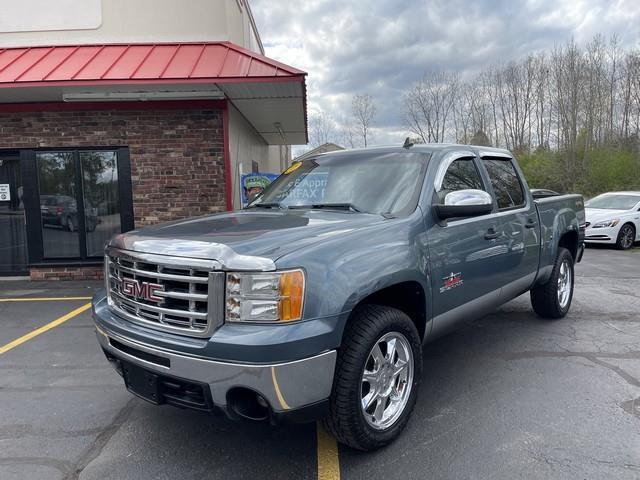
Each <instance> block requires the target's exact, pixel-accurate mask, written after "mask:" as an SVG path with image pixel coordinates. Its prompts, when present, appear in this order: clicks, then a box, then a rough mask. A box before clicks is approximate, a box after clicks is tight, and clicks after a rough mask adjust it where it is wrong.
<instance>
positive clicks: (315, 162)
mask: <svg viewBox="0 0 640 480" xmlns="http://www.w3.org/2000/svg"><path fill="white" fill-rule="evenodd" d="M428 159H429V155H428V154H426V153H419V152H407V153H397V152H394V153H372V152H363V153H358V154H355V153H350V154H345V155H340V154H335V155H331V156H328V157H318V158H315V159H311V160H305V161H303V162H298V163H294V164H293V165H292V166H291V167H289V169H287V170H285V172H284V173H283V174H282V175H280V176H279V177H278V178H277V179H276V180H275V181H274V182H273V183H272V184H271V185H269V186H268V187H267V188H266V189H265V191H264V192H263V193H262V195H260V196H259V197H257V198H256V199H255V200H254V201H253V202H252V203H251V204H250V205H249V208H260V207H262V208H308V209H319V208H326V209H334V210H350V211H355V212H366V213H377V214H388V215H394V216H395V215H404V214H407V213H410V212H412V211H413V210H415V208H416V205H417V203H418V197H419V196H420V190H421V187H422V182H423V179H424V173H425V171H426V166H427V162H428Z"/></svg>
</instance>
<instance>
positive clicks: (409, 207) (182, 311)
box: [93, 144, 585, 450]
mask: <svg viewBox="0 0 640 480" xmlns="http://www.w3.org/2000/svg"><path fill="white" fill-rule="evenodd" d="M584 222H585V217H584V207H583V199H582V197H581V196H579V195H561V196H552V197H549V198H545V199H541V200H536V201H534V200H533V198H532V196H531V193H530V192H529V189H528V187H527V183H526V181H525V179H524V177H523V175H522V172H521V171H520V169H519V167H518V165H517V163H516V160H515V158H514V157H513V155H512V154H511V153H509V152H508V151H506V150H500V149H494V148H486V147H472V146H462V145H416V146H411V145H409V144H406V145H405V146H404V147H383V148H368V149H362V150H353V151H343V152H333V153H328V154H322V155H318V156H317V157H315V158H311V159H309V160H305V161H303V162H296V163H293V164H292V165H291V167H289V168H288V169H287V170H286V171H285V172H283V173H282V175H281V176H280V177H278V178H277V179H276V180H275V181H274V182H273V183H272V184H271V185H270V186H269V187H268V188H267V189H266V190H265V191H264V192H263V193H262V194H261V195H260V196H259V197H257V198H256V199H255V200H254V201H253V202H252V203H251V204H250V205H249V206H248V207H247V208H246V209H244V210H242V211H234V212H227V213H221V214H215V215H210V216H205V217H199V218H191V219H187V220H180V221H176V222H172V223H167V224H162V225H157V226H152V227H148V228H143V229H141V230H135V231H131V232H128V233H123V234H120V235H117V236H115V237H114V238H113V239H112V240H111V241H110V243H109V244H108V245H107V247H106V256H105V267H104V268H105V283H106V290H105V291H103V292H100V293H98V294H97V295H96V296H95V298H94V303H93V318H94V321H95V325H96V329H97V336H98V340H99V342H100V345H101V346H102V349H103V350H104V353H105V354H106V356H107V358H108V359H109V360H110V361H111V362H112V364H113V365H114V367H115V368H116V370H117V371H118V372H119V373H120V374H121V375H122V377H123V378H124V383H125V385H126V387H127V388H128V389H129V390H130V391H131V392H132V393H133V394H135V395H138V396H140V397H142V398H144V399H146V400H148V401H150V402H153V403H155V404H163V403H166V404H171V405H176V406H180V407H185V408H192V409H196V410H202V411H207V412H213V411H222V412H225V413H226V414H227V415H228V416H229V417H231V418H245V419H253V420H266V421H271V422H278V421H284V420H289V421H309V420H313V419H319V418H322V419H323V421H324V424H325V427H326V428H327V429H328V431H330V432H331V433H332V434H333V435H334V436H335V437H336V438H337V439H338V440H339V441H340V442H343V443H345V444H347V445H350V446H351V447H354V448H356V449H360V450H372V449H375V448H378V447H381V446H383V445H385V444H387V443H389V442H390V441H392V440H393V439H394V438H395V437H397V436H398V435H399V433H400V432H401V430H402V429H403V427H404V426H405V425H406V423H407V421H408V420H409V416H410V414H411V411H412V409H413V407H414V404H415V402H416V395H417V394H418V387H419V385H420V376H421V370H422V345H423V344H424V342H426V341H430V340H432V339H435V338H437V337H438V336H441V335H443V334H444V333H446V332H448V331H450V330H452V329H453V328H454V327H455V326H457V325H459V324H460V323H461V322H465V321H469V320H470V319H473V318H476V317H479V316H481V315H484V314H486V313H487V312H490V311H491V310H493V309H495V308H496V307H498V306H499V305H501V304H503V303H505V302H508V301H509V300H511V299H513V298H515V297H517V296H518V295H521V294H522V293H524V292H527V291H530V292H531V293H530V294H531V303H532V305H533V310H534V311H535V312H536V313H537V314H538V315H539V316H541V317H544V318H549V319H558V318H561V317H564V316H565V315H566V314H567V312H568V310H569V307H570V305H571V299H572V295H573V287H574V264H575V263H576V262H578V261H580V258H581V256H582V253H583V239H584ZM423 388H438V386H437V385H426V386H424V387H423Z"/></svg>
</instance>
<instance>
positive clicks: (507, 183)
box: [483, 158, 525, 210]
mask: <svg viewBox="0 0 640 480" xmlns="http://www.w3.org/2000/svg"><path fill="white" fill-rule="evenodd" d="M483 162H484V166H485V167H486V169H487V172H488V173H489V179H490V180H491V185H492V186H493V191H494V192H495V194H496V200H497V201H498V208H499V209H500V210H506V209H509V208H517V207H522V206H523V205H524V204H525V200H524V198H525V197H524V191H523V190H522V184H521V183H520V179H519V178H518V173H517V172H516V169H515V167H514V166H513V163H512V162H511V161H510V160H496V159H492V158H485V159H483Z"/></svg>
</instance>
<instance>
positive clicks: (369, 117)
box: [351, 93, 376, 147]
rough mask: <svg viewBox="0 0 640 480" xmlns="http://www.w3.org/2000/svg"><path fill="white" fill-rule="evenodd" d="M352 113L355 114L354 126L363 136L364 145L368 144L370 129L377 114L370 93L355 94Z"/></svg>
mask: <svg viewBox="0 0 640 480" xmlns="http://www.w3.org/2000/svg"><path fill="white" fill-rule="evenodd" d="M351 113H352V115H353V120H354V124H355V125H354V126H355V128H356V130H357V132H358V135H359V136H361V137H362V142H363V143H364V146H365V147H366V146H367V140H368V137H369V130H370V128H371V124H372V122H373V119H374V117H375V115H376V106H375V104H374V103H373V98H371V95H369V94H368V93H365V94H364V95H355V96H354V97H353V100H352V102H351Z"/></svg>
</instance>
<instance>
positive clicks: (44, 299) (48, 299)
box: [0, 297, 91, 303]
mask: <svg viewBox="0 0 640 480" xmlns="http://www.w3.org/2000/svg"><path fill="white" fill-rule="evenodd" d="M61 300H91V297H20V298H0V303H1V302H56V301H61Z"/></svg>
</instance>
